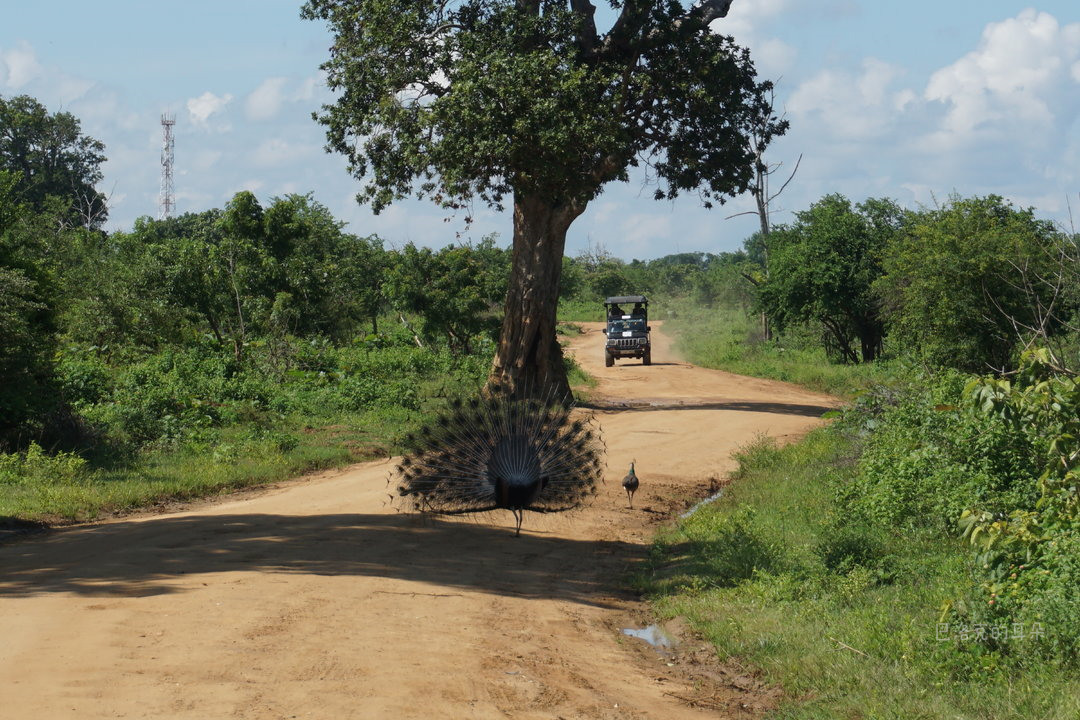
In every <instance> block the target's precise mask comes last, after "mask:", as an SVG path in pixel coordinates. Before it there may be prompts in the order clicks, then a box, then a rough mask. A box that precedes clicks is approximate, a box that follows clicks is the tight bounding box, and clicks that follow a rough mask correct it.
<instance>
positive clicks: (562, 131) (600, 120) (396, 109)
mask: <svg viewBox="0 0 1080 720" xmlns="http://www.w3.org/2000/svg"><path fill="white" fill-rule="evenodd" d="M609 2H610V4H611V7H612V8H613V18H612V22H611V25H610V27H609V28H608V29H607V30H606V32H601V31H599V30H598V27H597V21H596V18H595V13H596V7H595V6H594V5H593V4H592V3H591V2H590V1H589V0H561V1H559V2H556V1H554V0H516V1H514V0H457V1H456V2H449V1H447V0H309V2H307V4H306V5H305V6H304V10H303V13H304V16H305V17H307V18H310V19H319V20H323V21H326V22H327V23H328V24H329V26H330V29H331V31H332V32H333V35H334V43H333V45H332V47H331V49H330V59H329V60H328V61H327V62H326V63H324V65H323V69H324V70H325V71H326V74H327V83H328V85H329V87H330V88H331V89H332V90H333V91H335V92H336V93H337V97H336V100H335V101H334V102H333V103H332V104H330V105H326V106H324V107H323V108H322V112H321V113H317V114H316V119H318V120H319V121H320V122H321V123H323V124H324V125H325V126H326V128H327V138H328V141H329V142H328V146H327V147H328V150H331V151H337V152H339V153H342V154H343V155H344V156H346V157H347V158H348V160H349V169H350V172H351V173H352V174H353V175H354V176H355V177H356V178H357V179H359V180H361V181H362V182H363V186H362V190H361V191H360V193H359V194H358V196H357V199H358V200H359V201H361V202H368V203H370V204H371V205H372V207H373V209H374V210H375V211H376V212H378V211H379V210H382V209H383V208H385V207H386V206H387V205H388V204H389V203H391V202H393V201H395V200H398V199H401V198H404V197H406V196H408V195H410V194H413V193H415V194H416V195H418V196H420V197H429V198H431V199H432V200H434V201H435V202H437V203H439V204H440V205H442V206H444V207H446V208H451V209H455V210H462V211H465V212H466V214H467V212H468V209H469V208H471V207H472V205H473V203H474V202H476V201H479V202H483V203H487V204H488V205H490V206H492V207H495V208H501V207H502V205H503V201H504V199H506V198H507V197H511V198H512V200H513V213H514V243H513V260H512V262H513V269H512V271H511V277H510V283H509V286H508V289H507V295H506V307H505V314H504V319H503V326H502V332H501V336H500V341H499V347H498V351H497V354H496V357H495V362H494V365H493V368H492V376H491V379H492V381H493V382H498V383H500V384H502V385H504V386H505V387H508V388H509V389H511V390H512V391H513V392H515V393H516V394H519V395H521V394H526V393H529V392H535V391H540V390H546V389H555V390H561V391H568V386H567V381H566V373H565V369H564V366H563V363H562V354H561V352H560V350H559V346H558V343H557V341H556V339H555V312H556V306H557V302H558V294H559V280H560V273H561V270H562V256H563V249H564V245H565V239H566V231H567V229H568V228H569V227H570V224H571V223H572V222H573V221H574V220H575V219H576V218H577V217H578V216H580V215H581V213H583V212H584V211H585V208H586V206H587V205H588V204H589V202H590V201H591V200H592V199H593V198H595V197H596V196H597V195H598V194H599V193H600V191H601V188H602V187H603V186H604V185H605V184H606V183H608V182H610V181H613V180H622V181H625V180H627V179H628V173H629V168H631V167H635V166H638V165H639V164H645V165H647V166H648V168H649V171H650V172H649V177H650V179H651V180H653V181H654V182H655V184H656V188H655V196H656V198H657V199H670V198H674V197H675V196H676V195H678V194H680V193H682V192H686V191H695V192H697V193H698V195H699V196H700V197H701V199H702V201H703V202H704V203H705V204H706V205H709V204H710V203H711V202H712V201H714V200H715V201H719V202H723V201H724V199H725V197H726V196H730V195H733V194H736V193H739V192H742V191H743V190H745V189H746V188H747V187H748V184H749V183H750V181H751V180H752V178H753V168H754V161H755V154H754V151H753V149H752V147H751V142H750V134H751V132H752V131H753V130H754V129H759V128H761V126H762V122H763V120H762V118H765V120H764V122H765V124H766V125H767V126H768V127H769V128H771V131H770V132H769V133H768V137H770V138H771V137H772V136H774V135H777V134H780V133H782V132H783V131H784V129H785V128H786V123H784V122H783V121H781V120H779V119H777V118H775V117H774V116H773V115H772V111H771V107H770V103H769V95H770V90H771V84H770V83H768V82H759V81H758V80H757V78H756V74H755V70H754V66H753V63H752V62H751V60H750V55H749V52H748V51H747V50H745V49H744V48H741V47H739V46H738V45H736V44H735V42H734V40H732V38H730V37H727V36H724V35H722V34H718V33H714V32H713V31H712V30H711V28H710V25H711V24H712V23H713V21H715V20H719V19H720V18H723V17H725V16H726V15H727V13H728V9H729V8H730V6H731V2H732V0H705V1H704V2H702V3H700V4H698V5H695V6H694V7H693V8H691V9H687V8H685V7H683V6H682V5H680V4H679V3H678V2H676V1H674V0H625V1H624V0H609Z"/></svg>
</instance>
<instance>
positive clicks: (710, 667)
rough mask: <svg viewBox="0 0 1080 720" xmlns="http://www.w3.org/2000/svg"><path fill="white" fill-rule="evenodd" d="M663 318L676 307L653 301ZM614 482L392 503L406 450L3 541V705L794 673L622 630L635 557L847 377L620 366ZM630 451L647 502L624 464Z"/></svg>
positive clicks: (588, 711)
mask: <svg viewBox="0 0 1080 720" xmlns="http://www.w3.org/2000/svg"><path fill="white" fill-rule="evenodd" d="M656 325H657V326H658V325H659V323H656ZM586 328H587V330H586V333H585V334H583V335H582V336H580V337H577V338H575V339H574V340H573V341H572V343H571V349H572V351H573V352H574V353H575V355H576V356H577V357H578V359H579V361H580V362H581V364H582V365H583V366H584V367H585V368H586V370H588V371H589V372H590V373H592V374H593V375H594V376H595V377H597V379H598V386H597V388H596V390H595V392H594V396H595V403H594V406H595V407H594V408H592V409H591V410H590V411H591V412H594V413H595V414H596V415H597V417H598V419H599V421H600V423H601V425H602V427H603V430H604V439H605V442H606V444H607V447H608V470H607V474H606V484H605V486H603V488H602V490H601V493H600V495H599V497H598V498H597V499H596V501H595V502H594V503H593V504H592V505H590V506H589V507H588V508H585V509H583V510H580V511H577V512H573V513H568V514H564V515H559V516H534V515H531V514H530V515H527V516H526V520H525V524H524V526H523V528H522V537H521V538H518V539H515V538H514V537H513V523H512V520H511V518H510V515H509V513H493V514H489V515H487V516H481V517H477V518H470V519H463V520H445V519H433V518H422V517H416V516H410V515H403V514H399V513H397V512H396V511H395V510H394V509H393V508H392V507H389V506H388V505H387V503H386V501H387V488H386V478H387V474H388V472H389V469H390V461H388V460H387V461H376V462H371V463H364V464H362V465H357V466H354V467H351V468H348V469H346V470H343V471H336V472H329V473H322V474H319V475H315V476H311V477H307V478H301V479H298V480H295V481H291V482H288V483H282V484H280V485H277V486H274V487H271V488H269V489H267V490H266V491H264V492H261V493H257V494H254V495H252V494H250V493H248V494H244V495H242V496H238V497H234V498H231V499H226V500H224V501H220V502H213V503H205V504H200V505H196V506H192V507H190V508H189V509H187V510H185V511H184V512H179V513H173V514H168V515H151V516H143V517H134V518H125V519H120V520H115V521H111V522H106V523H102V524H98V525H89V526H82V527H75V528H69V529H64V530H59V531H56V532H54V533H51V534H48V535H46V536H40V537H31V538H28V539H26V540H23V541H21V542H16V543H13V544H10V545H7V546H3V547H0V688H3V691H2V693H0V695H2V701H0V717H25V716H33V717H35V718H40V719H42V720H44V719H48V718H71V717H79V718H147V717H155V718H199V719H200V720H202V719H205V718H245V719H247V718H259V719H261V718H293V717H295V718H327V719H338V718H420V717H424V718H431V717H436V718H442V717H446V718H451V717H453V718H499V717H514V718H684V717H685V718H699V717H717V715H718V713H719V714H720V716H731V717H736V716H739V715H742V714H743V713H744V712H753V711H754V709H755V708H760V707H764V706H767V705H769V704H770V703H772V702H773V701H774V700H775V696H776V691H775V690H769V689H767V688H762V687H761V686H760V685H759V684H758V683H757V682H756V681H755V679H754V678H753V677H752V676H749V675H747V674H746V673H743V672H741V671H740V670H739V669H738V668H733V667H725V666H721V665H719V664H717V663H716V662H715V660H714V659H713V658H712V657H711V653H710V652H709V651H708V650H707V649H701V648H700V647H699V646H698V645H697V644H695V643H694V641H693V640H688V641H687V643H686V644H685V646H684V647H683V648H682V649H681V650H679V651H678V652H677V653H676V655H675V656H672V657H667V656H661V655H659V654H657V653H655V652H654V651H652V650H651V649H650V648H648V646H646V645H645V644H644V643H642V642H640V641H637V640H633V639H630V638H626V637H624V636H622V635H621V634H620V632H619V629H620V628H621V627H627V626H629V625H631V624H633V623H634V622H635V621H640V620H642V619H643V618H642V612H643V607H642V605H641V604H640V603H639V602H638V601H637V599H636V598H635V597H633V596H632V595H630V594H628V593H627V592H626V591H625V590H623V589H622V585H621V582H620V580H621V578H623V577H624V574H625V572H626V571H627V570H628V569H629V568H630V567H631V566H632V565H633V563H635V562H638V561H640V560H641V559H642V558H643V557H644V555H645V553H646V551H647V543H648V542H649V538H650V537H651V535H652V532H653V530H654V528H655V526H656V524H657V523H659V522H663V521H666V520H667V519H668V518H669V517H670V514H671V513H672V512H673V511H677V510H680V509H682V508H683V507H684V506H685V504H686V502H687V501H688V500H689V499H691V498H696V497H700V496H702V495H704V494H705V492H706V491H707V490H708V488H709V485H710V483H711V482H715V481H716V479H718V478H722V477H723V476H724V474H725V473H726V472H728V471H729V470H731V469H732V467H733V464H732V461H731V459H730V455H731V452H732V451H733V450H735V449H736V448H738V447H739V446H741V445H744V444H746V443H747V442H749V441H751V440H753V439H754V438H755V437H757V436H759V435H762V434H768V435H771V436H774V437H778V438H781V439H791V438H796V437H798V436H800V435H801V434H803V433H805V432H806V431H807V430H808V429H809V428H811V427H812V426H814V425H815V424H817V423H819V422H820V420H818V419H817V418H818V417H819V416H820V414H821V413H822V412H823V411H824V410H825V409H827V408H828V407H829V406H831V405H833V401H832V399H831V398H828V397H826V396H823V395H818V394H814V393H810V392H807V391H804V390H802V389H799V388H797V387H794V386H791V385H787V384H784V383H776V382H770V381H765V380H757V379H751V378H744V377H740V376H736V375H731V374H728V373H722V372H717V371H711V370H704V369H701V368H696V367H693V366H691V365H688V364H686V363H683V362H680V361H678V359H677V358H676V357H675V356H674V354H673V353H672V351H671V347H670V341H669V339H668V338H666V337H665V336H664V335H663V334H662V332H661V331H659V330H654V343H655V345H654V350H653V361H654V364H653V365H652V366H650V367H643V366H641V365H640V363H638V362H636V361H625V362H620V363H619V364H617V365H616V366H615V367H613V368H605V367H604V364H603V349H602V348H603V341H602V334H601V333H600V331H599V325H587V326H586ZM631 459H635V460H636V461H637V467H638V471H639V474H640V476H641V478H642V487H641V490H639V492H638V496H637V498H635V508H634V510H632V511H631V510H629V509H627V507H626V495H625V493H623V491H622V488H621V487H620V485H619V480H620V479H621V477H622V475H623V474H625V472H626V469H627V467H628V465H629V462H630V460H631Z"/></svg>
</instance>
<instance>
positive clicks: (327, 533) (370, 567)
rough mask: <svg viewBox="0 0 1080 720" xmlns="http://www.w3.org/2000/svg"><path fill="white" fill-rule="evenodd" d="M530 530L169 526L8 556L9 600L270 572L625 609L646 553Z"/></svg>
mask: <svg viewBox="0 0 1080 720" xmlns="http://www.w3.org/2000/svg"><path fill="white" fill-rule="evenodd" d="M484 519H489V518H484ZM490 519H492V520H497V516H493V517H492V518H490ZM530 519H532V522H533V525H532V527H533V531H532V532H529V531H527V530H523V532H522V536H521V537H519V538H515V537H514V532H513V529H512V527H509V528H508V527H507V526H499V527H496V526H490V525H482V524H479V523H478V522H474V521H470V520H446V519H439V518H433V517H430V516H419V515H413V514H391V515H383V514H331V515H312V516H289V515H267V514H261V515H260V514H251V515H249V514H239V515H196V516H179V517H168V516H166V517H161V518H154V519H152V520H148V521H126V522H116V523H108V524H104V525H97V526H91V527H78V528H69V529H64V530H57V531H55V532H53V533H51V534H50V535H49V536H48V537H44V538H31V539H27V540H25V541H23V542H16V543H14V544H11V545H8V546H5V547H0V598H2V597H29V596H39V595H43V594H47V593H74V594H78V595H83V596H87V597H141V596H146V595H160V594H167V593H182V592H185V591H187V590H188V589H191V588H194V587H196V586H200V585H201V583H202V582H204V581H205V578H206V575H207V574H210V573H233V572H262V573H282V574H308V575H330V576H340V575H355V576H370V577H381V578H393V579H399V580H411V581H417V582H423V583H432V584H436V585H442V586H444V587H447V588H457V589H462V590H472V591H480V592H485V593H493V594H502V595H513V596H518V597H535V598H554V599H562V600H569V601H573V602H580V603H586V604H590V605H596V606H601V607H612V606H614V605H615V604H616V602H617V601H618V600H619V599H620V598H619V597H618V596H613V595H612V593H613V592H617V591H615V590H613V588H617V587H618V585H619V583H618V577H619V575H620V574H622V573H624V572H625V571H626V569H627V567H628V564H631V563H635V562H637V561H639V560H641V559H642V558H643V557H644V555H645V552H646V548H645V547H644V546H642V545H636V544H631V543H625V542H618V541H592V540H574V539H568V538H564V537H558V536H557V535H555V534H553V533H546V532H544V531H543V525H544V520H543V519H542V518H541V519H537V516H536V515H533V514H529V515H527V516H526V524H527V525H526V527H527V528H528V523H529V521H530ZM417 591H418V592H430V588H421V587H418V588H417ZM403 594H409V591H408V589H407V588H406V589H404V590H403ZM626 597H630V596H626Z"/></svg>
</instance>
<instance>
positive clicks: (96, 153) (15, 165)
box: [0, 95, 108, 228]
mask: <svg viewBox="0 0 1080 720" xmlns="http://www.w3.org/2000/svg"><path fill="white" fill-rule="evenodd" d="M104 150H105V145H104V144H102V143H101V142H100V141H98V140H95V139H94V138H92V137H89V136H86V135H83V134H82V128H81V125H80V123H79V120H78V118H76V117H75V116H74V115H72V114H71V113H66V112H58V113H55V114H50V113H49V111H48V110H46V108H45V107H44V106H43V105H42V104H41V103H39V102H38V101H37V100H35V99H34V98H32V97H30V96H29V95H18V96H15V97H13V98H10V99H7V100H5V99H4V98H3V97H0V170H6V171H8V172H11V173H14V174H15V175H16V176H17V177H18V184H17V198H18V199H19V201H21V202H24V203H27V204H28V205H29V206H30V207H31V208H33V209H34V210H35V211H41V210H43V209H44V208H45V207H46V206H47V205H48V203H50V202H57V203H59V209H58V212H59V214H60V215H61V216H62V217H63V218H64V220H65V221H66V222H67V224H68V225H70V226H72V227H91V228H99V227H101V225H102V224H103V223H104V222H105V220H106V219H107V217H108V208H107V207H106V203H105V196H104V195H102V194H101V193H100V192H98V191H97V190H96V189H95V188H94V185H95V184H97V182H98V181H100V180H101V177H102V176H101V169H100V166H101V163H103V162H104V161H105V155H104ZM50 199H51V200H50Z"/></svg>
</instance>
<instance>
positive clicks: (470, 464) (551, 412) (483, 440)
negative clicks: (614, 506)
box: [391, 389, 604, 536]
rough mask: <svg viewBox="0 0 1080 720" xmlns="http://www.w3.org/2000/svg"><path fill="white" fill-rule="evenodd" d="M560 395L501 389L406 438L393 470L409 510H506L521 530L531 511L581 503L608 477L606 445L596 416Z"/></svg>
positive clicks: (459, 404) (461, 404)
mask: <svg viewBox="0 0 1080 720" xmlns="http://www.w3.org/2000/svg"><path fill="white" fill-rule="evenodd" d="M572 409H573V402H572V401H569V400H563V399H561V398H554V397H549V398H546V399H523V400H522V399H513V398H509V397H507V396H506V395H505V394H503V393H500V392H499V391H498V389H496V390H495V391H493V392H489V393H488V394H487V395H484V396H481V397H476V398H472V399H470V400H468V401H466V402H462V401H455V402H452V403H451V405H450V408H449V409H448V410H447V411H445V412H444V413H442V414H441V415H440V416H439V417H438V418H437V419H436V420H435V421H434V422H432V423H430V424H429V425H427V426H425V427H424V428H423V429H421V430H420V431H419V432H417V433H414V434H411V435H409V436H407V437H406V438H405V444H406V446H407V447H408V448H409V452H408V453H406V454H405V456H404V457H403V458H402V459H401V462H400V463H398V465H397V467H396V468H395V469H394V471H393V473H392V475H391V480H396V486H397V493H398V495H399V496H400V497H401V498H404V504H405V507H406V508H407V509H411V510H417V511H420V512H428V513H435V514H442V515H457V514H463V513H474V512H486V511H488V510H496V509H499V508H504V509H507V510H509V511H510V512H511V513H513V515H514V520H515V521H516V523H515V530H514V535H515V536H520V535H521V522H522V520H523V518H524V513H525V511H526V510H529V511H532V512H541V513H549V512H560V511H563V510H570V509H572V508H575V507H578V506H579V505H581V504H582V503H583V502H584V501H585V500H586V499H587V498H588V497H589V496H591V495H593V494H594V493H595V492H596V486H597V482H598V481H601V480H602V479H603V475H604V445H603V441H602V439H601V437H600V432H599V428H598V427H596V426H595V425H594V421H593V420H592V419H591V418H574V417H571V410H572Z"/></svg>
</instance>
